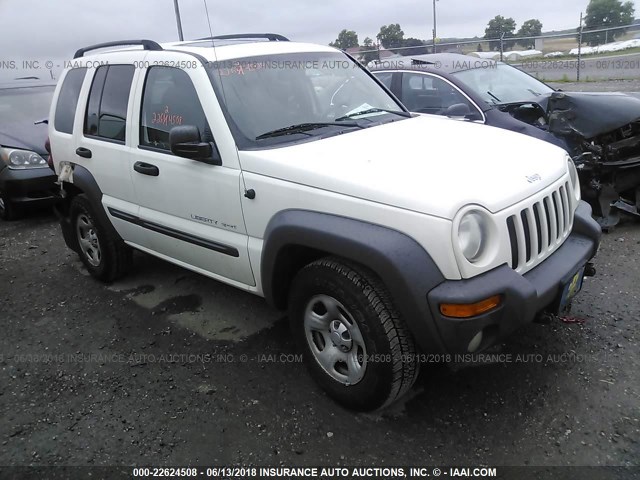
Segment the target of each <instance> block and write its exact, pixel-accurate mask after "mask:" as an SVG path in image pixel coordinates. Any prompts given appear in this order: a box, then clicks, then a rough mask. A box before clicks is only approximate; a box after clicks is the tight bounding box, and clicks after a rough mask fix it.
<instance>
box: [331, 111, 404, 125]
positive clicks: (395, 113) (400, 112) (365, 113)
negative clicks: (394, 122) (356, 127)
mask: <svg viewBox="0 0 640 480" xmlns="http://www.w3.org/2000/svg"><path fill="white" fill-rule="evenodd" d="M381 112H384V113H392V114H394V115H400V116H401V117H407V118H409V117H411V113H409V112H403V111H402V110H387V109H385V108H369V109H367V110H360V111H359V112H353V113H350V114H348V115H345V116H343V117H340V118H336V122H340V121H343V120H349V119H350V118H354V117H359V116H360V115H367V114H369V113H381Z"/></svg>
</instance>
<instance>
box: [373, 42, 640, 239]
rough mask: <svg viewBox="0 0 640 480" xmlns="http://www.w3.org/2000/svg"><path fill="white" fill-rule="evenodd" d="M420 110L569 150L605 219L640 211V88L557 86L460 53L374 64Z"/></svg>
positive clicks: (607, 224)
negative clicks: (605, 90) (608, 89)
mask: <svg viewBox="0 0 640 480" xmlns="http://www.w3.org/2000/svg"><path fill="white" fill-rule="evenodd" d="M372 72H373V74H374V76H376V77H377V78H378V79H379V80H380V81H381V82H382V83H383V84H384V85H385V86H386V87H387V88H389V89H390V90H391V91H392V92H393V93H394V94H395V95H396V96H397V97H398V98H399V99H400V100H401V101H402V102H403V103H404V104H405V106H406V107H407V108H408V109H409V110H411V111H413V112H419V113H429V114H435V115H446V116H449V117H454V118H460V119H467V120H470V121H477V122H482V123H485V124H487V125H492V126H494V127H499V128H504V129H507V130H512V131H516V132H520V133H523V134H525V135H530V136H533V137H536V138H540V139H543V140H546V141H548V142H551V143H554V144H556V145H559V146H561V147H563V148H565V149H566V150H567V151H568V152H569V153H570V154H571V157H572V158H573V160H574V162H575V164H576V166H577V168H578V172H579V176H580V183H581V188H582V196H583V198H584V199H585V200H587V201H588V202H589V203H590V204H591V206H592V208H593V212H594V216H595V217H596V219H597V220H598V222H599V223H600V225H601V226H602V227H603V228H605V229H607V228H611V227H613V226H615V225H616V224H617V222H618V221H619V211H620V210H624V211H626V212H628V213H631V214H635V215H637V216H640V214H639V212H640V94H625V93H578V92H562V91H556V90H554V89H553V88H551V87H549V86H548V85H546V84H545V83H543V82H541V81H539V80H537V79H536V78H534V77H532V76H530V75H528V74H527V73H525V72H522V71H521V70H518V69H517V68H514V67H512V66H510V65H507V64H504V63H501V62H496V61H493V60H483V59H478V58H475V57H470V56H466V55H459V54H451V53H449V54H447V53H443V54H429V55H418V56H413V57H403V58H401V59H398V60H394V61H389V62H385V64H383V65H380V66H378V67H376V68H373V69H372Z"/></svg>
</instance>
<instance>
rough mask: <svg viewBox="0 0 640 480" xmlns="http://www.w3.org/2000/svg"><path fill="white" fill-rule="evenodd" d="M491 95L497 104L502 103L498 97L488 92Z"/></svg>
mask: <svg viewBox="0 0 640 480" xmlns="http://www.w3.org/2000/svg"><path fill="white" fill-rule="evenodd" d="M487 93H488V94H489V95H491V98H493V99H494V100H495V101H496V102H498V103H500V99H499V98H498V97H496V96H495V95H494V94H493V93H491V92H487Z"/></svg>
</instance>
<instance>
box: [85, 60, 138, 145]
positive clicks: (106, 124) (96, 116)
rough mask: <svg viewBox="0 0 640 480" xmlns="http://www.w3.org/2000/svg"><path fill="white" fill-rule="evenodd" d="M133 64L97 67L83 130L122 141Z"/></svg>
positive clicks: (123, 138)
mask: <svg viewBox="0 0 640 480" xmlns="http://www.w3.org/2000/svg"><path fill="white" fill-rule="evenodd" d="M133 74H134V67H133V65H112V66H103V67H100V68H98V70H97V71H96V74H95V76H94V77H93V83H92V84H91V92H90V94H89V103H88V105H87V116H86V119H85V125H84V133H85V134H86V135H92V136H96V137H102V138H108V139H110V140H117V141H121V142H124V140H125V131H126V127H127V106H128V104H129V93H130V92H131V82H132V80H133Z"/></svg>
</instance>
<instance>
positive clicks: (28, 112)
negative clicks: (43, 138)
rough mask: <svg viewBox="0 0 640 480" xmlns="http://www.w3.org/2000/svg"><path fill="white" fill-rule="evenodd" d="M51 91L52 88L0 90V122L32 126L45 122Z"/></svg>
mask: <svg viewBox="0 0 640 480" xmlns="http://www.w3.org/2000/svg"><path fill="white" fill-rule="evenodd" d="M53 90H54V87H52V86H47V87H21V88H6V89H0V121H6V122H10V123H11V124H17V123H18V124H23V123H31V124H33V123H34V122H38V121H40V120H45V119H46V118H48V117H49V106H50V105H51V98H52V97H53Z"/></svg>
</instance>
